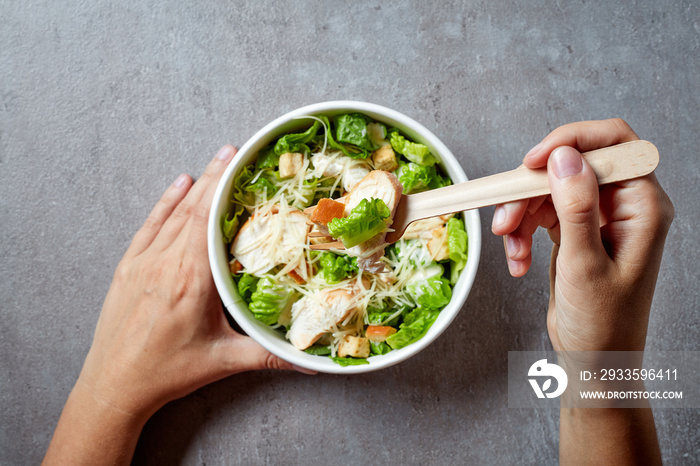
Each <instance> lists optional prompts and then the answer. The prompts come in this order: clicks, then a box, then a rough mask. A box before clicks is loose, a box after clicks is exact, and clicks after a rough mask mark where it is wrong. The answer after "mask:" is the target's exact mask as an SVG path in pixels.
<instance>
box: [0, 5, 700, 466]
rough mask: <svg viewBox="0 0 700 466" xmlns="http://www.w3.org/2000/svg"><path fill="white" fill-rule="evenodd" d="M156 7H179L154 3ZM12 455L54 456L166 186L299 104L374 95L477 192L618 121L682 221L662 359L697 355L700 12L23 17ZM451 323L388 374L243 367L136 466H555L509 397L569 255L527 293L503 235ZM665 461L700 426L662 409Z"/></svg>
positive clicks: (244, 10) (17, 70) (6, 132)
mask: <svg viewBox="0 0 700 466" xmlns="http://www.w3.org/2000/svg"><path fill="white" fill-rule="evenodd" d="M151 3H157V4H155V5H151ZM0 44H1V45H0V267H1V269H0V277H1V279H0V310H1V311H0V312H1V314H0V317H1V319H2V324H0V325H1V327H0V328H1V329H2V330H1V332H2V333H1V335H2V337H1V341H0V364H1V367H2V371H1V372H0V409H1V412H2V422H1V423H0V463H2V464H35V463H37V462H38V461H39V459H40V458H41V457H42V455H43V453H44V451H45V449H46V447H47V445H48V442H49V439H50V436H51V433H52V431H53V428H54V426H55V423H56V421H57V419H58V416H59V413H60V411H61V408H62V406H63V403H64V402H65V399H66V397H67V395H68V393H69V391H70V389H71V387H72V385H73V383H74V381H75V379H76V377H77V375H78V373H79V370H80V367H81V364H82V361H83V358H84V357H85V354H86V353H87V350H88V348H89V345H90V341H91V335H92V332H93V328H94V325H95V322H96V320H97V316H98V313H99V310H100V307H101V303H102V300H103V298H104V295H105V293H106V291H107V289H108V287H109V284H110V280H111V275H112V271H113V270H114V268H115V266H116V264H117V262H118V261H119V259H120V257H121V255H122V254H123V252H124V250H125V248H126V246H127V244H128V243H129V241H130V238H131V236H132V235H133V234H134V232H135V231H136V230H137V229H138V228H139V226H140V224H141V223H142V222H143V220H144V219H145V217H146V215H147V213H148V211H149V210H150V208H151V206H152V205H153V204H154V202H155V201H156V200H157V199H158V198H159V197H160V194H161V192H162V191H163V190H164V189H165V188H166V187H167V186H168V185H169V184H170V182H171V181H172V180H174V179H175V178H176V176H177V175H178V174H179V173H181V172H183V171H185V172H188V173H191V174H193V175H197V174H199V173H201V171H202V169H203V167H204V166H205V164H206V163H207V161H208V160H209V159H210V157H211V156H212V154H213V153H214V152H215V151H216V149H217V148H218V147H220V146H221V145H223V144H224V143H228V142H232V143H235V144H239V145H240V144H242V143H243V142H244V141H245V140H246V139H247V138H248V137H249V136H251V135H252V134H253V133H254V132H255V131H256V130H257V129H258V128H260V127H261V126H262V125H264V124H265V123H267V122H268V121H270V120H271V119H273V118H275V117H276V116H278V115H280V114H282V113H284V112H286V111H289V110H291V109H294V108H296V107H299V106H302V105H305V104H309V103H313V102H318V101H323V100H333V99H357V100H365V101H369V102H374V103H378V104H382V105H386V106H389V107H392V108H394V109H396V110H399V111H401V112H404V113H406V114H408V115H410V116H412V117H414V118H415V119H417V120H418V121H420V122H422V123H423V124H424V125H425V126H427V127H428V128H430V129H432V130H433V131H434V132H435V133H436V134H437V135H438V136H439V137H440V138H442V139H443V141H444V142H445V143H446V144H447V146H448V147H450V148H451V149H452V151H453V152H454V153H455V154H456V155H457V156H458V157H459V159H460V161H461V163H462V164H463V167H464V169H465V171H466V172H467V174H468V176H470V177H479V176H484V175H488V174H491V173H495V172H497V171H502V170H507V169H510V168H513V167H514V166H516V165H518V164H519V163H520V159H521V157H522V155H523V154H524V153H525V152H526V151H527V150H528V149H529V148H530V147H531V146H533V145H534V144H535V143H537V142H538V141H539V140H540V139H541V138H542V137H543V136H544V135H546V134H547V133H548V132H549V131H550V130H552V129H553V128H555V127H557V126H558V125H560V124H563V123H567V122H571V121H577V120H582V119H597V118H607V117H613V116H619V117H622V118H625V119H626V120H627V121H628V122H629V123H630V124H631V125H632V127H633V128H634V129H635V130H636V131H637V132H638V134H639V135H640V136H642V137H644V138H645V139H649V140H651V141H653V142H654V143H655V144H656V145H657V146H658V147H659V149H660V151H661V153H662V161H661V165H660V167H659V169H658V171H657V173H658V177H659V179H660V180H661V182H662V183H663V185H664V186H665V188H666V190H667V191H668V193H669V195H670V197H671V198H672V200H673V202H674V203H675V206H676V212H677V217H676V220H675V222H674V224H673V227H672V229H671V232H670V235H669V238H668V243H667V248H666V251H665V255H664V259H663V264H662V267H661V274H660V278H659V283H658V287H657V292H656V296H655V300H654V307H653V311H652V316H651V322H650V325H649V336H648V348H651V349H664V350H698V349H700V344H699V343H698V342H699V341H700V325H699V324H698V322H699V316H700V303H699V299H698V292H697V277H698V273H697V264H698V261H700V253H699V248H698V243H700V233H698V230H697V226H698V225H699V224H700V216H699V215H698V204H697V203H698V199H699V198H700V193H699V188H698V186H699V183H698V152H697V148H698V146H700V136H699V135H698V129H699V128H698V121H700V107H699V105H698V104H699V102H698V101H699V96H700V60H698V56H700V55H699V51H700V48H699V47H700V9H699V7H698V3H697V2H694V1H689V0H679V1H672V0H654V1H651V0H640V1H635V2H629V1H624V2H603V1H583V0H576V1H559V2H545V1H533V2H486V1H449V2H439V1H436V2H422V1H404V2H393V3H392V2H379V1H357V2H341V1H328V2H302V1H298V2H285V3H282V2H280V3H279V4H277V5H273V4H272V3H269V2H259V1H243V2H221V1H219V2H195V3H193V2H174V1H173V2H138V1H134V0H126V1H121V2H108V1H103V0H100V1H94V2H64V1H38V0H28V1H24V2H18V1H12V0H2V1H0ZM492 214H493V210H492V209H485V210H483V211H482V221H483V225H484V226H483V233H484V243H483V252H482V261H481V265H480V268H479V273H478V277H477V280H476V283H475V285H474V288H473V291H472V293H471V295H470V296H469V299H468V301H467V304H466V305H465V307H464V309H463V310H462V312H461V314H460V315H459V317H458V318H457V319H456V321H455V323H454V325H452V326H451V328H450V329H449V330H448V331H447V332H446V333H445V334H444V335H443V336H441V337H440V339H439V340H438V341H437V342H435V343H434V344H433V345H432V346H430V347H429V348H428V349H427V350H425V351H424V352H423V353H422V354H420V355H418V356H417V357H415V358H413V359H412V360H410V361H407V362H405V363H403V364H400V365H398V366H396V367H393V368H391V369H388V370H384V371H381V372H379V373H373V374H369V375H362V376H354V377H341V376H328V375H319V376H316V377H306V376H303V375H301V374H294V373H284V374H279V373H271V372H261V373H254V374H245V375H239V376H234V377H231V378H229V379H226V380H223V381H221V382H219V383H216V384H213V385H211V386H209V387H206V388H204V389H201V390H199V391H197V392H196V393H194V394H192V395H191V396H188V397H186V398H184V399H181V400H179V401H176V402H173V403H171V404H170V405H168V406H166V407H165V408H164V409H162V410H161V411H160V412H159V413H157V414H156V415H155V417H154V418H153V419H152V420H151V421H150V422H149V423H148V425H147V426H146V428H145V430H144V432H143V435H142V437H141V440H140V442H139V445H138V448H137V451H136V459H135V462H136V463H138V464H174V463H182V464H311V463H317V464H324V463H333V464H335V463H345V464H377V463H381V462H386V463H391V464H464V463H476V464H555V463H556V462H557V460H558V452H557V444H558V412H556V411H549V410H540V411H537V410H515V409H509V408H508V407H507V397H506V395H507V386H506V380H507V373H506V369H507V366H506V361H507V352H508V351H512V350H533V349H542V348H546V347H548V346H549V343H548V338H547V334H546V328H545V322H544V315H545V307H546V303H547V298H548V296H547V294H548V283H547V263H548V251H549V244H548V241H547V238H546V234H539V235H538V237H537V241H536V246H535V250H534V256H535V261H534V266H533V269H532V271H531V272H530V273H529V275H528V276H527V277H526V278H523V279H513V278H510V277H509V275H508V273H507V271H506V265H505V262H504V259H503V253H502V246H501V241H500V239H498V238H496V237H493V236H492V235H490V233H489V228H488V226H489V225H490V223H491V217H492ZM655 416H656V423H657V427H658V432H659V438H660V442H661V450H662V453H663V457H664V459H665V460H666V461H667V463H668V464H692V463H697V462H698V461H700V454H699V453H698V451H699V448H698V447H699V446H700V412H698V410H692V409H686V410H658V411H657V412H656V413H655Z"/></svg>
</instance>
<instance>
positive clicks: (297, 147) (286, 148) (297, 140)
mask: <svg viewBox="0 0 700 466" xmlns="http://www.w3.org/2000/svg"><path fill="white" fill-rule="evenodd" d="M320 126H321V122H320V121H318V120H315V121H314V124H313V125H311V127H310V128H309V129H307V130H306V131H304V132H303V133H291V134H285V135H284V136H282V137H281V138H279V139H278V140H277V142H276V143H275V148H274V152H275V154H276V155H278V156H279V155H282V154H285V153H287V152H300V153H302V154H306V153H307V152H309V146H307V145H306V143H308V142H310V141H311V140H312V139H313V138H314V136H316V133H317V132H318V128H319V127H320Z"/></svg>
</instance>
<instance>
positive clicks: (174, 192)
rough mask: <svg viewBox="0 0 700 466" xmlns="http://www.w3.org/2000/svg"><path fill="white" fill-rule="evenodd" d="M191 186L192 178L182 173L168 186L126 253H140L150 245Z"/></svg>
mask: <svg viewBox="0 0 700 466" xmlns="http://www.w3.org/2000/svg"><path fill="white" fill-rule="evenodd" d="M191 186H192V178H190V176H189V175H185V174H182V175H180V176H179V177H178V178H177V179H176V180H175V181H174V182H173V184H171V185H170V186H169V187H168V189H167V190H166V191H165V193H164V194H163V197H161V198H160V200H159V201H158V203H157V204H156V205H155V207H154V208H153V210H152V211H151V213H150V214H149V215H148V218H147V219H146V222H145V223H144V224H143V226H142V227H141V229H140V230H139V231H138V232H137V233H136V235H135V236H134V239H133V240H132V241H131V245H130V246H129V249H128V250H127V252H126V255H130V256H135V255H138V254H140V253H141V252H143V251H144V250H145V249H146V248H147V247H148V246H150V244H151V243H152V242H153V239H154V238H155V237H156V235H157V234H158V232H160V230H161V228H162V227H163V224H164V223H165V221H166V220H167V219H168V217H170V214H172V213H173V210H174V209H175V207H177V205H178V204H179V203H180V201H182V200H183V199H184V198H185V195H186V194H187V192H188V190H189V189H190V187H191Z"/></svg>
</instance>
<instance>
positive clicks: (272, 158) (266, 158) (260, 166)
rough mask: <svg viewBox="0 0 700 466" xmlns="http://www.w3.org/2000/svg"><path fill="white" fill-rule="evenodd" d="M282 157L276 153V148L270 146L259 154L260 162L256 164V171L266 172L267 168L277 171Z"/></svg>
mask: <svg viewBox="0 0 700 466" xmlns="http://www.w3.org/2000/svg"><path fill="white" fill-rule="evenodd" d="M279 164H280V156H279V155H278V154H276V153H275V147H274V146H268V147H266V148H265V149H263V150H261V151H260V152H259V153H258V160H257V161H256V162H255V168H256V170H265V169H266V168H272V169H275V168H277V167H279Z"/></svg>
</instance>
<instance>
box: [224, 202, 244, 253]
mask: <svg viewBox="0 0 700 466" xmlns="http://www.w3.org/2000/svg"><path fill="white" fill-rule="evenodd" d="M242 213H243V206H242V205H240V204H234V208H233V213H232V215H231V218H229V214H224V216H223V217H221V233H222V234H223V237H224V243H226V244H228V243H230V242H231V241H233V238H234V237H235V236H236V232H237V231H238V225H239V224H240V219H239V217H240V215H241V214H242Z"/></svg>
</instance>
